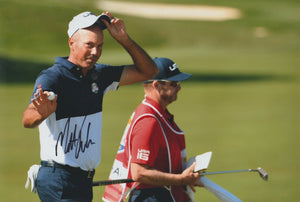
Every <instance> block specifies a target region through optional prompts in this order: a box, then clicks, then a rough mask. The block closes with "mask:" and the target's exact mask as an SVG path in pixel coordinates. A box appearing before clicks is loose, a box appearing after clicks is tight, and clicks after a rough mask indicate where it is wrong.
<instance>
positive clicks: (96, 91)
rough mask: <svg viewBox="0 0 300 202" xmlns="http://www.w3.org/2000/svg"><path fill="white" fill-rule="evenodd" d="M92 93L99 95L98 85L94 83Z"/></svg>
mask: <svg viewBox="0 0 300 202" xmlns="http://www.w3.org/2000/svg"><path fill="white" fill-rule="evenodd" d="M91 87H92V92H93V93H95V94H98V91H99V88H98V85H97V84H96V83H95V82H94V83H92V86H91Z"/></svg>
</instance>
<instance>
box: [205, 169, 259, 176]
mask: <svg viewBox="0 0 300 202" xmlns="http://www.w3.org/2000/svg"><path fill="white" fill-rule="evenodd" d="M250 171H256V170H253V169H243V170H226V171H215V172H202V173H200V175H215V174H224V173H239V172H250Z"/></svg>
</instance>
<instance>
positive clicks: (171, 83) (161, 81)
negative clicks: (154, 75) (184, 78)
mask: <svg viewBox="0 0 300 202" xmlns="http://www.w3.org/2000/svg"><path fill="white" fill-rule="evenodd" d="M159 82H160V83H161V84H163V85H165V84H166V83H168V84H169V85H170V86H172V87H173V88H177V87H178V86H179V85H180V83H179V81H166V80H159Z"/></svg>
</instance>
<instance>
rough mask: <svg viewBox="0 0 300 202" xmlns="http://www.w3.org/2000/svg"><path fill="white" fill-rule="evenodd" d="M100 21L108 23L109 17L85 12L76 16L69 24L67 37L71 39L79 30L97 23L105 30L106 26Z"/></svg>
mask: <svg viewBox="0 0 300 202" xmlns="http://www.w3.org/2000/svg"><path fill="white" fill-rule="evenodd" d="M102 19H104V20H106V21H107V22H109V23H110V17H108V16H107V15H104V14H102V15H99V16H96V15H95V14H94V13H91V12H88V11H86V12H83V13H80V14H78V15H76V16H75V17H73V19H72V20H71V21H70V23H69V29H68V35H69V37H72V36H73V34H75V32H77V31H78V30H79V29H83V28H87V27H90V26H92V25H94V24H95V23H97V25H98V26H99V27H100V28H101V29H102V30H104V29H106V25H105V24H104V23H103V22H102Z"/></svg>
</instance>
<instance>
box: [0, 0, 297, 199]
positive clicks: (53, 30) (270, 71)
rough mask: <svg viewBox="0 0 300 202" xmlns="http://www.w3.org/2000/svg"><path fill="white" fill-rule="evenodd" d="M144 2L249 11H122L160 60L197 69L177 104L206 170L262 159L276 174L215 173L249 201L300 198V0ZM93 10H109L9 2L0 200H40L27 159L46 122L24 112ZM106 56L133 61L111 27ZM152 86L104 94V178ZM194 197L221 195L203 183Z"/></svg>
mask: <svg viewBox="0 0 300 202" xmlns="http://www.w3.org/2000/svg"><path fill="white" fill-rule="evenodd" d="M135 1H136V2H142V1H141V0H135ZM143 2H153V3H154V2H156V3H178V4H195V5H212V6H229V7H234V8H237V9H240V11H241V12H242V14H243V16H242V18H240V19H237V20H230V21H223V22H212V21H176V20H153V19H152V20H150V19H145V18H139V17H132V16H123V15H120V14H117V13H116V14H115V15H116V16H117V17H120V18H122V19H123V20H124V21H125V24H126V27H127V31H128V33H129V35H130V36H131V37H132V38H133V39H134V40H135V41H136V42H138V43H139V44H140V45H141V46H142V47H144V48H145V49H146V50H147V52H148V53H149V54H150V55H151V56H152V57H155V56H159V57H169V58H172V59H173V60H174V61H175V62H176V63H177V65H178V66H179V67H180V68H181V70H182V71H185V72H189V73H192V74H193V77H192V78H191V79H190V80H188V81H186V82H183V83H182V90H181V92H180V93H179V98H178V100H177V101H176V102H175V103H173V104H172V105H170V108H169V109H170V111H171V112H172V113H173V114H175V119H176V121H177V123H178V124H179V125H180V127H181V128H182V129H183V130H184V131H185V133H186V143H187V152H188V156H189V157H191V156H195V155H197V154H200V153H204V152H207V151H212V152H213V156H212V160H211V163H210V167H209V169H208V171H218V170H232V169H245V168H257V167H258V166H261V167H262V168H264V169H265V170H266V171H267V172H268V173H269V181H267V182H265V181H263V180H261V179H260V178H259V176H258V174H256V173H239V174H226V175H215V176H209V177H208V178H209V179H211V180H212V181H214V182H216V183H217V184H219V185H221V186H223V187H224V188H226V189H227V190H228V191H230V192H232V193H233V194H235V195H236V196H237V197H239V198H240V199H242V200H243V201H261V202H269V201H273V202H277V201H278V202H279V201H289V202H293V201H299V199H297V198H298V197H299V185H300V183H299V182H300V178H299V174H300V172H299V165H300V163H299V162H298V160H299V151H300V149H299V132H300V127H299V121H300V115H299V112H300V110H299V101H300V99H299V98H300V96H299V90H300V83H299V67H300V57H299V56H300V12H299V8H300V2H299V1H298V0H285V1H279V0H268V1H266V0H264V1H261V0H252V1H245V0H240V1H236V0H218V1H217V0H210V1H208V0H203V1H202V0H172V1H171V0H155V1H154V0H153V1H152V0H143ZM87 10H89V11H92V12H94V13H99V14H100V13H101V12H102V11H103V10H102V9H101V8H97V6H96V1H93V0H63V1H61V0H26V1H24V0H0V97H1V99H0V128H1V132H0V179H1V180H0V201H9V202H15V201H39V200H38V196H37V195H34V194H32V193H31V192H30V191H29V190H25V188H24V185H25V181H26V177H27V170H28V168H29V167H30V166H31V165H32V164H37V163H39V161H40V158H39V138H38V130H37V129H24V128H23V127H22V123H21V120H22V115H23V111H24V110H25V108H26V107H27V105H28V103H29V98H30V96H31V93H32V89H33V84H34V81H35V78H36V76H37V74H38V73H39V72H40V71H41V70H42V69H44V68H47V67H50V66H51V65H52V64H53V62H54V57H55V56H66V55H68V53H69V52H68V51H69V50H68V44H67V40H68V37H67V33H66V32H67V25H68V22H69V21H70V20H71V19H72V17H73V16H74V15H76V14H78V13H80V12H83V11H87ZM113 14H114V13H113ZM259 31H260V32H259ZM259 33H262V34H259ZM100 62H103V63H109V64H129V63H131V59H130V57H129V56H128V55H127V53H126V52H125V51H124V50H123V49H122V48H121V47H120V45H119V44H117V43H116V42H115V41H114V40H113V39H112V38H111V37H110V36H109V34H108V33H107V31H106V32H105V45H104V51H103V55H102V57H101V59H100ZM143 95H144V94H143V89H142V87H141V85H140V84H136V85H132V86H126V87H122V88H120V89H119V90H118V91H117V92H110V93H108V95H107V96H106V97H105V102H104V111H103V116H104V122H103V138H102V141H103V144H102V154H103V155H102V161H101V163H100V165H99V167H98V168H97V169H96V177H95V180H105V179H107V178H108V175H109V172H110V169H111V166H112V162H113V159H114V157H115V154H116V151H117V148H118V145H119V142H120V138H121V136H122V133H123V130H124V128H125V125H126V123H127V121H128V118H129V116H130V115H131V113H132V111H133V110H134V109H135V107H136V106H137V105H138V104H139V103H140V101H141V100H142V99H143ZM103 190H104V187H95V188H94V201H101V197H102V194H103ZM195 201H218V199H217V198H215V197H214V196H213V195H212V194H211V193H210V192H208V191H207V190H205V189H202V188H198V189H197V192H196V194H195Z"/></svg>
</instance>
